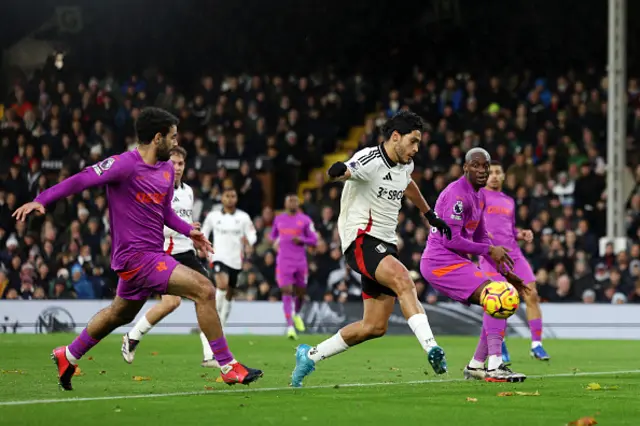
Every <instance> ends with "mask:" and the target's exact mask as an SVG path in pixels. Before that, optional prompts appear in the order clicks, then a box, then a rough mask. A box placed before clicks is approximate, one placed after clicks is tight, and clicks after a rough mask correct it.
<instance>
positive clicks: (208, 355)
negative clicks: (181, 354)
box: [200, 331, 213, 360]
mask: <svg viewBox="0 0 640 426" xmlns="http://www.w3.org/2000/svg"><path fill="white" fill-rule="evenodd" d="M200 341H202V354H203V355H204V358H202V359H205V360H209V359H213V351H212V350H211V345H210V344H209V339H207V336H205V335H204V333H203V332H202V331H201V332H200Z"/></svg>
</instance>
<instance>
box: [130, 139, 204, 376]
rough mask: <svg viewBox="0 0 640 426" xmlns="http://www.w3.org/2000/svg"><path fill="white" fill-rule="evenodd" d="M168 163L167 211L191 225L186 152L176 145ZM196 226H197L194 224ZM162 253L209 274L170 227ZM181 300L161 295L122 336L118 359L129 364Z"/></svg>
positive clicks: (189, 245)
mask: <svg viewBox="0 0 640 426" xmlns="http://www.w3.org/2000/svg"><path fill="white" fill-rule="evenodd" d="M170 158H171V161H172V162H173V170H174V172H175V177H174V187H175V189H174V192H173V200H171V208H172V209H173V211H175V212H176V214H177V215H178V216H180V217H181V218H182V219H184V220H185V221H186V222H189V223H191V222H192V220H193V190H192V189H191V187H189V185H187V184H185V183H182V175H183V173H184V166H185V162H186V160H187V151H186V150H185V149H184V148H182V147H180V146H178V147H175V148H173V149H172V150H171V157H170ZM194 225H195V226H196V227H197V226H199V225H198V224H197V223H196V224H194ZM164 250H165V252H166V253H168V254H170V255H171V256H173V258H174V259H176V260H177V261H178V262H180V263H182V264H183V265H185V266H187V267H189V268H191V269H193V270H195V271H197V272H199V273H201V274H202V275H204V276H205V277H207V279H209V274H208V272H207V270H206V268H205V267H204V266H203V265H202V262H200V259H198V257H197V255H196V250H195V248H194V247H193V242H192V241H191V239H190V238H187V237H185V236H184V235H182V234H179V233H178V232H176V231H174V230H173V229H171V228H168V227H166V226H165V227H164ZM181 301H182V299H181V298H180V297H179V296H171V295H168V294H165V295H163V296H162V299H161V301H160V303H158V304H156V305H154V306H153V307H152V308H151V309H149V310H148V311H147V312H146V313H145V314H144V315H143V316H142V318H140V319H139V320H138V322H137V323H136V325H135V326H134V327H133V328H132V329H131V331H129V332H128V333H127V334H125V335H124V336H123V337H122V357H123V358H124V360H125V361H126V362H128V363H129V364H131V363H132V362H133V359H134V357H135V354H136V348H137V346H138V344H139V343H140V340H142V337H143V336H144V335H145V334H147V333H148V332H149V330H151V329H152V328H153V327H154V326H155V325H156V324H157V323H159V322H160V321H161V320H162V319H163V318H164V317H166V316H167V315H169V314H170V313H171V312H173V311H175V310H176V309H177V308H178V306H180V302H181ZM200 337H201V340H202V345H203V348H204V351H205V353H207V351H208V352H211V347H210V345H209V342H208V341H207V338H206V336H205V335H204V334H203V333H202V332H201V333H200Z"/></svg>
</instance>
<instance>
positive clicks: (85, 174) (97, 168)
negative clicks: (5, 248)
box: [13, 154, 133, 220]
mask: <svg viewBox="0 0 640 426" xmlns="http://www.w3.org/2000/svg"><path fill="white" fill-rule="evenodd" d="M130 158H131V157H129V156H126V154H125V155H114V156H113V157H109V158H107V159H106V160H103V161H101V162H99V163H97V164H94V165H93V166H89V167H87V168H85V169H84V170H82V171H81V172H80V173H76V174H75V175H73V176H71V177H69V178H67V179H65V180H63V181H62V182H60V183H59V184H57V185H53V186H52V187H51V188H49V189H47V190H45V191H42V192H41V193H40V195H38V196H37V197H36V198H35V200H33V201H32V202H31V203H27V204H25V205H23V206H21V207H20V208H18V209H17V210H16V211H15V212H14V213H13V217H15V218H16V220H24V219H25V218H26V217H27V215H28V214H29V213H31V212H32V211H34V210H38V211H39V212H40V213H44V212H45V208H46V207H47V206H48V205H50V204H53V203H55V202H56V201H58V200H61V199H63V198H66V197H68V196H69V195H73V194H78V193H80V192H82V191H84V190H85V189H87V188H91V187H93V186H102V185H108V184H111V183H116V182H121V181H123V180H125V179H127V178H128V177H129V175H130V174H131V172H132V170H133V167H132V163H133V162H132V161H130V160H129V159H130Z"/></svg>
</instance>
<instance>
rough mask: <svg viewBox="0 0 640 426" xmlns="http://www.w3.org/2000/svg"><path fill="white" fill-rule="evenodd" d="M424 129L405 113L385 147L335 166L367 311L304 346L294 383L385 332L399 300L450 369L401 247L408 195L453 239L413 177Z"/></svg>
mask: <svg viewBox="0 0 640 426" xmlns="http://www.w3.org/2000/svg"><path fill="white" fill-rule="evenodd" d="M423 128H424V122H423V121H422V119H421V118H420V117H419V116H418V115H416V114H414V113H412V112H408V111H401V112H399V113H398V114H396V115H395V116H394V117H393V118H391V119H390V120H389V121H387V123H386V124H385V125H384V127H383V134H384V137H385V142H384V143H383V144H382V145H378V146H376V147H372V148H365V149H362V150H360V151H358V152H356V153H355V155H354V156H353V157H352V158H351V159H350V160H348V161H347V162H346V163H343V162H337V163H335V164H333V165H332V166H331V168H329V171H328V174H329V176H330V177H331V178H333V179H336V180H342V181H345V185H344V189H343V191H342V198H341V200H340V216H339V218H338V230H339V232H340V239H341V241H342V251H343V253H344V256H345V259H346V261H347V263H348V264H349V266H350V267H351V268H352V269H353V270H355V271H356V272H358V273H360V274H361V275H362V297H363V299H364V315H363V318H362V320H361V321H358V322H355V323H352V324H349V325H347V326H346V327H344V328H342V329H341V330H340V331H338V333H336V334H335V335H334V336H332V337H330V338H329V339H327V340H325V341H324V342H322V343H320V344H319V345H318V346H315V347H310V346H309V345H300V346H298V349H297V350H296V367H295V369H294V370H293V373H292V377H291V385H292V386H293V387H301V386H302V380H303V379H304V378H305V377H306V376H307V375H309V374H311V372H313V371H314V370H315V365H316V363H317V362H319V361H321V360H323V359H325V358H328V357H330V356H334V355H337V354H339V353H341V352H344V351H346V350H347V349H349V348H350V347H352V346H355V345H358V344H360V343H362V342H365V341H367V340H369V339H374V338H377V337H381V336H383V335H384V334H385V333H386V331H387V326H388V322H389V317H390V316H391V313H392V312H393V307H394V305H395V301H396V297H397V298H398V300H399V302H400V307H401V308H402V313H403V314H404V316H405V318H406V319H407V322H408V324H409V327H410V328H411V330H412V331H413V333H414V334H415V335H416V337H417V338H418V341H419V342H420V345H421V346H422V348H423V349H424V351H425V352H426V353H427V359H428V361H429V363H430V364H431V366H432V367H433V369H434V371H435V372H436V374H443V373H445V372H446V371H447V363H446V359H445V354H444V351H443V350H442V348H441V347H440V346H438V345H437V343H436V340H435V338H434V336H433V332H432V331H431V327H430V325H429V320H428V319H427V315H426V313H425V311H424V308H423V307H422V304H420V302H419V300H418V296H417V293H416V286H415V284H414V282H413V280H412V279H411V277H410V276H409V271H408V270H407V268H406V267H405V266H404V265H403V264H402V263H401V262H400V261H399V260H398V257H397V256H398V255H397V247H396V243H397V236H396V228H397V227H398V213H399V211H400V208H401V207H402V198H403V196H406V197H407V198H408V199H410V200H411V201H412V202H413V204H415V205H416V207H418V208H419V209H420V211H421V212H422V213H423V214H424V215H425V216H426V218H427V220H428V221H429V223H430V225H431V226H432V227H434V228H436V229H437V230H438V231H439V232H440V233H442V234H444V235H446V236H447V237H448V238H451V230H450V229H449V227H448V226H447V224H446V223H445V222H444V221H443V220H441V219H439V218H438V217H437V216H436V215H435V213H434V212H433V210H432V209H431V207H429V205H428V204H427V202H426V201H425V199H424V197H423V196H422V194H421V193H420V189H419V188H418V186H417V185H416V183H415V182H414V181H413V179H412V177H411V173H412V172H413V156H414V155H415V154H416V153H417V152H418V147H419V145H420V140H421V138H422V131H423Z"/></svg>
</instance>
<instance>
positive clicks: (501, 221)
mask: <svg viewBox="0 0 640 426" xmlns="http://www.w3.org/2000/svg"><path fill="white" fill-rule="evenodd" d="M480 193H481V194H482V196H483V197H484V209H483V212H482V213H483V216H482V217H483V218H484V224H485V228H486V229H487V232H488V234H489V238H491V241H492V242H493V244H494V245H496V246H503V247H506V248H508V249H511V254H512V255H513V254H516V253H517V254H520V247H519V246H518V230H517V229H516V213H515V204H516V203H515V202H514V201H513V198H511V197H509V196H508V195H506V194H503V193H502V192H500V191H491V190H488V189H485V188H483V189H481V190H480Z"/></svg>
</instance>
